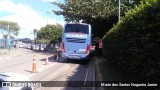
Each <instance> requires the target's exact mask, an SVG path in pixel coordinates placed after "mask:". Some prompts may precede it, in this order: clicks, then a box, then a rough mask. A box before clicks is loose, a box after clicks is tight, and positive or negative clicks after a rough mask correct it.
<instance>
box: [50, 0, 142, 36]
mask: <svg viewBox="0 0 160 90" xmlns="http://www.w3.org/2000/svg"><path fill="white" fill-rule="evenodd" d="M121 1H122V2H121V7H122V8H121V15H122V16H123V15H124V12H125V11H127V10H128V9H130V8H133V7H134V6H135V5H137V4H139V1H140V0H132V1H134V3H130V2H131V1H130V0H121ZM52 4H54V5H56V6H57V7H59V8H60V9H61V10H60V11H56V10H53V12H54V13H55V14H56V15H63V16H64V18H65V20H66V21H69V22H79V21H82V22H84V23H89V24H91V25H92V29H93V34H94V36H99V37H102V36H103V35H104V34H105V33H106V31H108V30H109V29H110V28H111V27H113V24H115V23H117V22H118V0H65V3H64V4H62V3H57V2H52Z"/></svg>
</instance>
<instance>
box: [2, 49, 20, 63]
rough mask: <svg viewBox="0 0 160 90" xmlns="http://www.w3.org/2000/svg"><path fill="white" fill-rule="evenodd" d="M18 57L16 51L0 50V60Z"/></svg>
mask: <svg viewBox="0 0 160 90" xmlns="http://www.w3.org/2000/svg"><path fill="white" fill-rule="evenodd" d="M18 55H20V53H18V51H17V50H15V49H12V50H7V49H6V50H0V60H4V59H8V58H11V57H15V56H18Z"/></svg>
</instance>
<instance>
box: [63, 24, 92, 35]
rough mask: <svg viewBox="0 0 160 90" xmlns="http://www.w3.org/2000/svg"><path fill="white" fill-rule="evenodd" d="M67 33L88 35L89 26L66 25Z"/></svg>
mask: <svg viewBox="0 0 160 90" xmlns="http://www.w3.org/2000/svg"><path fill="white" fill-rule="evenodd" d="M64 32H65V33H71V32H75V33H85V34H88V32H89V27H88V25H82V24H66V26H65V31H64Z"/></svg>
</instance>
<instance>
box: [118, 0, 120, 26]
mask: <svg viewBox="0 0 160 90" xmlns="http://www.w3.org/2000/svg"><path fill="white" fill-rule="evenodd" d="M118 5H119V7H118V8H119V9H118V23H120V16H121V1H120V0H119V3H118Z"/></svg>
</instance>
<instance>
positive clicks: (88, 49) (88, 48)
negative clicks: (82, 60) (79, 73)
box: [85, 45, 90, 54]
mask: <svg viewBox="0 0 160 90" xmlns="http://www.w3.org/2000/svg"><path fill="white" fill-rule="evenodd" d="M89 52H90V45H87V48H86V52H85V54H89Z"/></svg>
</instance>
